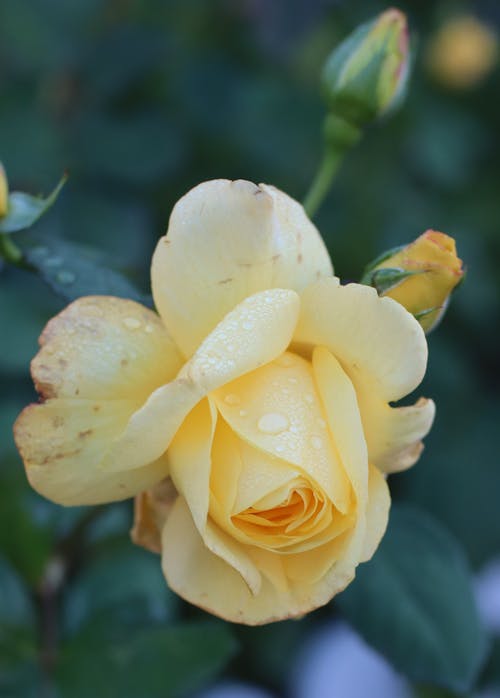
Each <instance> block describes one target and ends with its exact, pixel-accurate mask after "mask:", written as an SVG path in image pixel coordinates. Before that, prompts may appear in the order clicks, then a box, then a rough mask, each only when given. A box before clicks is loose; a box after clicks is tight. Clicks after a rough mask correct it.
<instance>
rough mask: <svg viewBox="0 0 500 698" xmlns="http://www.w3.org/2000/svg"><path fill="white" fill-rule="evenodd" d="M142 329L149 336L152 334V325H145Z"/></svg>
mask: <svg viewBox="0 0 500 698" xmlns="http://www.w3.org/2000/svg"><path fill="white" fill-rule="evenodd" d="M144 329H145V331H146V332H147V333H148V334H151V333H152V332H153V325H146V327H145V328H144Z"/></svg>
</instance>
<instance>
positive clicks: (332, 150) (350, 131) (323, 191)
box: [303, 114, 362, 218]
mask: <svg viewBox="0 0 500 698" xmlns="http://www.w3.org/2000/svg"><path fill="white" fill-rule="evenodd" d="M323 130H324V136H325V153H324V155H323V161H322V163H321V166H320V168H319V170H318V172H317V173H316V177H315V178H314V179H313V182H312V184H311V186H310V188H309V191H308V192H307V195H306V197H305V199H304V202H303V206H304V209H305V211H306V213H307V215H308V216H309V218H312V217H313V216H314V215H315V213H316V212H317V210H318V209H319V207H320V206H321V204H322V203H323V199H324V198H325V196H326V195H327V194H328V190H329V189H330V187H331V185H332V182H333V179H334V177H335V175H336V174H337V172H338V169H339V167H340V165H341V164H342V161H343V159H344V156H345V155H346V153H347V152H348V151H349V150H350V149H351V148H352V147H353V146H354V145H356V143H358V141H359V139H360V138H361V136H362V131H361V130H360V128H358V127H357V126H354V125H353V124H351V123H349V122H348V121H346V120H345V119H343V118H341V117H339V116H336V115H335V114H328V115H327V117H326V119H325V123H324V126H323Z"/></svg>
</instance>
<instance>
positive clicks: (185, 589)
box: [162, 498, 364, 625]
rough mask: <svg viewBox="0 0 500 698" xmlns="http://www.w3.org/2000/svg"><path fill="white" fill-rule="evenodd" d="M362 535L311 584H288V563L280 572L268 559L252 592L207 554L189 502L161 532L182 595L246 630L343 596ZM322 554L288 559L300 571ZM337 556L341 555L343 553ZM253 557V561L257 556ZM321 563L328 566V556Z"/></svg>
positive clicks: (179, 505)
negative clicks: (311, 558)
mask: <svg viewBox="0 0 500 698" xmlns="http://www.w3.org/2000/svg"><path fill="white" fill-rule="evenodd" d="M363 535H364V529H362V528H359V529H358V530H357V531H356V533H355V534H354V535H353V536H351V537H350V538H349V540H348V541H347V542H346V541H344V542H343V546H342V550H341V552H342V557H341V559H339V560H337V561H336V559H335V558H331V557H330V558H328V559H327V561H326V567H327V571H326V573H325V574H324V575H323V576H322V577H321V579H320V580H319V581H318V582H317V583H313V584H309V583H307V582H302V581H301V582H300V583H297V584H294V583H293V581H292V583H289V581H288V580H286V579H285V578H284V576H283V573H282V569H281V570H280V569H279V568H280V566H281V564H283V565H285V566H286V563H285V562H283V563H281V562H278V563H277V565H278V567H276V566H275V565H272V561H270V559H269V556H267V560H266V561H265V564H264V570H263V571H264V576H263V577H262V584H261V587H260V589H259V590H258V592H257V593H252V592H251V591H250V589H249V587H248V586H247V584H246V583H245V581H244V580H243V578H242V576H241V575H240V574H239V573H238V572H237V571H236V570H235V569H233V568H232V567H231V566H230V565H228V564H226V562H224V560H222V559H221V558H220V557H218V556H217V555H214V554H213V553H212V552H210V550H208V549H207V547H206V546H205V544H204V542H203V540H202V538H201V536H200V534H199V532H198V531H197V529H196V527H195V525H194V523H193V519H192V517H191V514H190V512H189V509H188V507H187V505H186V503H185V501H184V500H183V499H182V498H179V499H178V501H177V502H176V504H175V506H174V508H173V510H172V513H171V515H170V516H169V518H168V520H167V523H166V524H165V527H164V529H163V535H162V541H163V556H162V566H163V572H164V574H165V577H166V579H167V582H168V584H169V586H170V588H171V589H173V590H174V591H175V592H176V593H177V594H179V596H182V597H183V598H184V599H186V600H187V601H189V602H190V603H193V604H195V605H197V606H200V607H201V608H204V609H205V610H207V611H209V612H211V613H214V614H215V615H217V616H220V617H222V618H225V619H226V620H229V621H232V622H236V623H245V624H247V625H259V624H263V623H271V622H273V621H277V620H284V619H286V618H293V617H296V616H301V615H303V614H304V613H307V612H309V611H312V610H313V609H315V608H318V607H319V606H322V605H324V604H325V603H327V602H328V601H329V600H330V599H331V598H332V597H333V596H334V595H335V594H336V593H338V592H339V591H342V589H344V588H345V586H347V584H348V583H349V582H350V581H351V580H352V578H353V576H354V572H355V568H356V565H357V562H358V560H359V555H360V550H361V547H362V541H363V538H362V536H363ZM236 545H238V544H236ZM339 547H340V546H337V548H339ZM240 548H241V549H243V546H240ZM318 550H319V549H317V550H314V551H312V552H311V553H305V554H303V555H300V556H290V557H297V558H299V557H300V558H301V564H302V566H304V565H305V566H307V565H308V560H309V556H314V555H316V554H317V551H318ZM334 552H335V553H336V554H338V552H339V550H335V551H334ZM250 554H251V555H252V556H253V554H254V551H250ZM263 555H264V556H265V555H266V554H265V552H264V553H263V552H262V551H257V553H256V557H255V559H256V560H259V561H262V557H263ZM283 559H284V557H283ZM321 563H322V564H324V563H325V557H324V555H323V557H322V560H321ZM273 567H274V568H275V569H273ZM271 579H272V580H273V581H270V580H271ZM276 583H277V584H278V586H275V584H276Z"/></svg>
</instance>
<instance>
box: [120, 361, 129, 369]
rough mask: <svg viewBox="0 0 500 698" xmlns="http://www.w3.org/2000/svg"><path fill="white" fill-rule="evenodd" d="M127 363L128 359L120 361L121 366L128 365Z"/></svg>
mask: <svg viewBox="0 0 500 698" xmlns="http://www.w3.org/2000/svg"><path fill="white" fill-rule="evenodd" d="M127 365H128V359H122V360H121V361H120V366H121V367H122V368H125V366H127Z"/></svg>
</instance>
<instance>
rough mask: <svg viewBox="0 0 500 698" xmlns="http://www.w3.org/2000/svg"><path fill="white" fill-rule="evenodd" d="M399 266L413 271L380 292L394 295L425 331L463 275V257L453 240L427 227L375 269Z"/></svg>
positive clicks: (437, 316)
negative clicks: (412, 274) (425, 230)
mask: <svg viewBox="0 0 500 698" xmlns="http://www.w3.org/2000/svg"><path fill="white" fill-rule="evenodd" d="M388 268H393V269H402V270H404V271H409V272H416V273H415V275H414V276H410V277H408V278H405V279H404V280H403V281H401V282H400V283H398V284H397V285H396V286H394V287H393V288H391V289H390V290H388V291H386V292H385V293H384V294H383V295H384V296H389V297H390V298H394V300H396V301H398V303H401V305H403V306H404V307H405V308H406V309H407V310H409V311H410V313H412V314H413V315H415V316H417V317H418V318H419V322H420V324H421V325H422V327H423V328H424V330H425V331H426V332H429V331H430V330H431V329H433V328H434V327H435V326H436V324H437V323H438V322H439V320H440V319H441V317H442V316H443V314H444V312H445V310H446V306H447V304H448V300H449V297H450V294H451V292H452V291H453V289H454V288H455V286H457V284H458V283H460V281H461V280H462V278H463V275H464V270H463V268H462V260H461V259H459V258H458V257H457V250H456V246H455V240H454V239H453V238H451V237H449V236H448V235H445V234H444V233H438V232H436V231H435V230H428V231H427V232H425V233H423V235H421V236H420V237H418V238H417V239H416V240H415V241H414V242H412V243H411V244H410V245H407V246H406V247H404V248H403V249H401V250H400V251H399V252H397V253H396V254H394V255H392V256H391V257H388V258H387V259H385V260H384V261H383V262H382V263H381V264H379V265H378V266H377V267H375V269H388Z"/></svg>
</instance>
